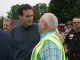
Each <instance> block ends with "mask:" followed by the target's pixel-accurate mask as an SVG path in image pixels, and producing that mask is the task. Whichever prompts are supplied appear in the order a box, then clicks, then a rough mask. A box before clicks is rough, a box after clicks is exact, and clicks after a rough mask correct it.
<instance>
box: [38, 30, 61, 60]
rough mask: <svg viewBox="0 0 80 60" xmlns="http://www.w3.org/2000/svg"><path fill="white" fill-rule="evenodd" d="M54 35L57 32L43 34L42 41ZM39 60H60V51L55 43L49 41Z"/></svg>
mask: <svg viewBox="0 0 80 60" xmlns="http://www.w3.org/2000/svg"><path fill="white" fill-rule="evenodd" d="M52 33H55V31H49V32H46V33H44V34H42V35H41V39H40V40H42V39H43V38H44V37H46V36H47V35H49V34H52ZM39 60H60V49H59V48H58V46H57V45H56V44H55V43H53V42H51V41H50V40H49V41H47V42H46V43H45V44H44V46H43V48H42V49H41V51H40V53H39Z"/></svg>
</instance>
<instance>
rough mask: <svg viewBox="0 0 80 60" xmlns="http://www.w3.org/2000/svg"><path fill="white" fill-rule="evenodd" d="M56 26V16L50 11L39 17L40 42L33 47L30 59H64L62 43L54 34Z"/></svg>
mask: <svg viewBox="0 0 80 60" xmlns="http://www.w3.org/2000/svg"><path fill="white" fill-rule="evenodd" d="M57 26H58V20H57V17H56V16H55V15H54V14H52V13H45V14H44V15H43V16H42V17H41V18H40V21H39V23H38V27H39V32H40V34H41V35H40V42H39V43H38V44H37V45H36V46H35V48H34V49H33V52H32V55H31V60H66V59H65V52H64V48H63V45H62V43H61V41H60V39H59V38H58V36H57V35H56V28H57Z"/></svg>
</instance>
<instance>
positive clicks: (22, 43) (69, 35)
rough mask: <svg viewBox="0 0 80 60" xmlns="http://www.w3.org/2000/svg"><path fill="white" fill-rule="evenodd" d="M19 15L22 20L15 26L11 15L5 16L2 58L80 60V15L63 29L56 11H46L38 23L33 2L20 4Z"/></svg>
mask: <svg viewBox="0 0 80 60" xmlns="http://www.w3.org/2000/svg"><path fill="white" fill-rule="evenodd" d="M18 15H19V19H20V20H21V23H20V24H17V25H15V26H13V22H12V20H11V19H9V18H7V19H4V20H3V30H1V29H0V41H1V42H0V60H80V38H79V36H80V18H78V17H76V18H73V20H72V21H68V23H67V27H66V29H63V27H61V28H62V29H61V30H60V28H59V24H58V19H57V17H56V16H55V15H54V14H53V13H44V14H43V15H42V16H41V18H40V19H39V22H38V24H37V23H34V22H33V15H34V13H33V8H32V6H30V5H29V4H22V5H20V6H19V8H18ZM63 25H64V24H63Z"/></svg>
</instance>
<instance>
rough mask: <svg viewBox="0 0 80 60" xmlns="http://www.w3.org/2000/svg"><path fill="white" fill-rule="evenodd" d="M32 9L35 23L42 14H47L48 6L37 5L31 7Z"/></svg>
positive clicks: (43, 4)
mask: <svg viewBox="0 0 80 60" xmlns="http://www.w3.org/2000/svg"><path fill="white" fill-rule="evenodd" d="M33 9H34V21H35V22H37V20H39V19H40V17H41V16H42V15H43V14H44V13H46V12H48V6H47V5H46V4H45V3H38V4H36V5H35V6H33Z"/></svg>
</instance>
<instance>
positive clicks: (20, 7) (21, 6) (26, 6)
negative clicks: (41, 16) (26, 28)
mask: <svg viewBox="0 0 80 60" xmlns="http://www.w3.org/2000/svg"><path fill="white" fill-rule="evenodd" d="M28 9H32V10H33V8H32V7H31V6H30V5H29V4H22V5H20V6H19V8H18V15H23V10H28Z"/></svg>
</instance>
